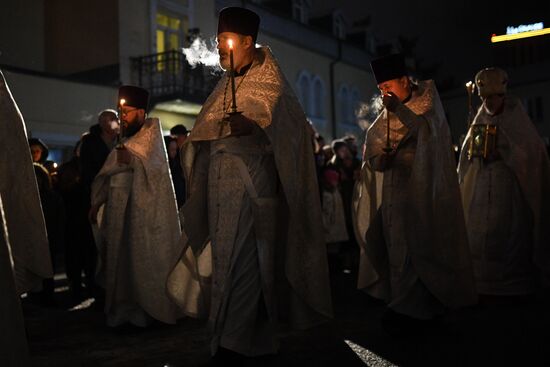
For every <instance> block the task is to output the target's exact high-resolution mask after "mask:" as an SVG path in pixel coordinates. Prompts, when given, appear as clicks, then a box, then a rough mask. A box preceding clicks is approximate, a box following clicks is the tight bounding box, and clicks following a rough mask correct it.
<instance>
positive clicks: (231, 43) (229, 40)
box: [227, 39, 233, 49]
mask: <svg viewBox="0 0 550 367" xmlns="http://www.w3.org/2000/svg"><path fill="white" fill-rule="evenodd" d="M227 44H228V45H229V48H230V49H233V40H232V39H228V40H227Z"/></svg>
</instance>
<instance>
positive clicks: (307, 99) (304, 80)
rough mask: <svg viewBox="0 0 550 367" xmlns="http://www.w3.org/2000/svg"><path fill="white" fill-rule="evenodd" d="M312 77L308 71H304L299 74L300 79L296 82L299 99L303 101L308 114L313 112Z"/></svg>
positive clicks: (303, 106)
mask: <svg viewBox="0 0 550 367" xmlns="http://www.w3.org/2000/svg"><path fill="white" fill-rule="evenodd" d="M310 80H311V77H310V75H309V73H308V72H307V71H302V72H301V73H300V75H299V76H298V81H297V82H296V89H297V92H298V93H297V94H298V99H300V103H302V108H303V109H304V112H305V113H306V115H310V113H311V82H310Z"/></svg>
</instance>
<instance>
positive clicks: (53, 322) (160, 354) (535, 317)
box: [23, 272, 550, 367]
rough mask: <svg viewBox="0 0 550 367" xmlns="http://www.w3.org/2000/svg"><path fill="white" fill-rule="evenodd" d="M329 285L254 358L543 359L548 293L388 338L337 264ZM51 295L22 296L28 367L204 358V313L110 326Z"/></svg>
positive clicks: (319, 361) (452, 362)
mask: <svg viewBox="0 0 550 367" xmlns="http://www.w3.org/2000/svg"><path fill="white" fill-rule="evenodd" d="M332 289H333V300H334V306H335V318H334V319H333V320H332V321H330V322H329V323H326V324H325V325H322V326H319V327H316V328H314V329H311V330H308V331H305V332H295V331H292V332H281V335H280V337H281V350H280V354H279V355H278V356H275V357H273V358H270V359H267V360H260V361H258V363H257V365H259V366H304V365H305V366H311V367H313V366H365V365H368V366H376V367H379V366H392V365H398V366H479V365H484V366H503V365H516V366H550V317H549V314H550V302H548V299H542V298H539V299H538V302H537V303H535V304H528V305H524V306H506V305H501V306H487V307H483V308H482V307H477V308H472V309H469V310H463V311H462V312H459V313H454V314H453V315H451V316H450V317H449V318H447V319H446V320H445V322H444V323H443V325H441V326H440V327H438V328H436V329H435V330H433V331H431V332H427V333H423V334H420V335H414V336H409V337H398V338H396V337H391V336H389V335H388V334H387V333H386V332H384V330H383V329H382V327H381V325H380V321H379V317H380V316H381V314H382V313H383V311H384V306H383V305H382V304H381V303H380V302H378V301H375V300H374V299H372V298H370V297H369V296H367V295H366V294H364V293H362V292H359V291H356V290H355V282H354V276H352V275H347V274H343V273H340V272H335V274H333V276H332ZM60 290H63V289H62V288H61V289H60ZM56 296H57V298H58V303H59V305H58V307H50V308H42V307H40V306H38V305H37V304H35V303H34V302H32V301H30V300H24V302H23V305H24V313H25V316H26V322H27V329H28V336H29V340H30V349H31V355H32V357H33V362H34V366H36V367H65V366H67V367H68V366H71V367H74V366H78V367H88V366H90V367H91V366H94V367H95V366H117V367H119V366H120V367H123V366H140V367H141V366H143V367H149V366H150V367H154V366H155V367H162V366H170V367H176V366H177V367H187V366H200V365H202V364H205V363H206V362H207V361H208V359H209V354H208V336H207V334H206V331H205V330H204V322H203V321H199V320H194V319H189V318H186V319H182V320H180V322H178V324H177V325H174V326H165V325H156V326H153V327H152V328H150V329H145V330H141V329H121V330H110V329H108V328H107V327H106V326H105V325H104V318H103V313H102V312H101V310H98V309H97V308H94V306H93V304H92V306H91V307H87V308H86V307H85V306H87V304H82V305H81V309H73V310H69V309H68V308H69V307H71V306H74V305H71V304H69V301H68V295H67V292H59V293H57V294H56ZM88 303H89V302H88Z"/></svg>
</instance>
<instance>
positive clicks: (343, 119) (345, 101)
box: [338, 84, 351, 124]
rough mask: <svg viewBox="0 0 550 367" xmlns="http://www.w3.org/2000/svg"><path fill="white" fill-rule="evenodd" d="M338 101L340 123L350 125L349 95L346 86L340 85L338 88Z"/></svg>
mask: <svg viewBox="0 0 550 367" xmlns="http://www.w3.org/2000/svg"><path fill="white" fill-rule="evenodd" d="M338 96H339V98H338V99H339V100H340V123H342V124H348V123H350V118H349V117H350V112H349V111H350V109H351V106H350V93H349V90H348V86H347V85H345V84H344V85H342V86H341V87H340V92H339V93H338Z"/></svg>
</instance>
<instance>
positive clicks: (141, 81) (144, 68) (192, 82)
mask: <svg viewBox="0 0 550 367" xmlns="http://www.w3.org/2000/svg"><path fill="white" fill-rule="evenodd" d="M218 79H219V76H217V75H214V74H213V73H212V70H211V69H209V68H206V67H203V66H202V65H200V64H199V65H198V66H196V67H194V68H193V67H191V65H189V63H188V62H187V59H186V58H185V55H184V54H183V53H182V52H179V51H175V50H172V51H167V52H162V53H158V54H153V55H147V56H141V57H135V58H132V80H135V81H136V82H137V84H138V85H139V86H141V87H142V88H145V89H147V90H148V91H149V93H150V94H151V101H152V102H153V103H158V102H163V101H169V100H174V99H182V100H185V101H190V102H195V103H199V104H202V103H203V102H204V101H205V100H206V98H207V97H208V95H209V94H210V92H211V91H212V90H213V89H214V87H215V86H216V83H217V81H218Z"/></svg>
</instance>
